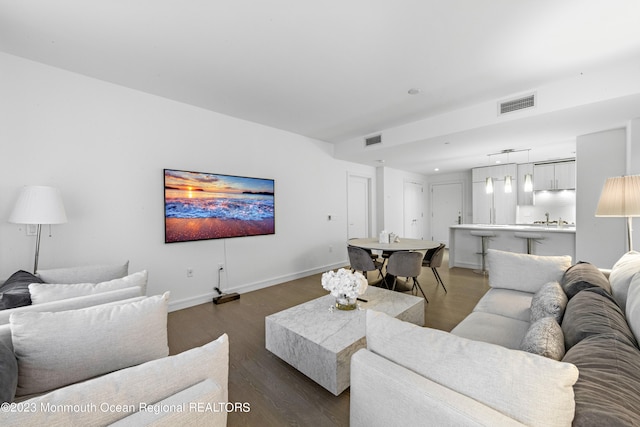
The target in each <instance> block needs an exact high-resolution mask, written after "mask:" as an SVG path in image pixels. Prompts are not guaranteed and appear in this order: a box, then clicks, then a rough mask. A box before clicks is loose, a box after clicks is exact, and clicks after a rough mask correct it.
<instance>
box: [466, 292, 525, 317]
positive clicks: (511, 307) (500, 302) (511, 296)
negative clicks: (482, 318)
mask: <svg viewBox="0 0 640 427" xmlns="http://www.w3.org/2000/svg"><path fill="white" fill-rule="evenodd" d="M532 298H533V294H532V293H530V292H521V291H514V290H512V289H500V288H491V289H489V291H487V293H486V294H484V295H483V296H482V298H480V301H478V304H476V306H475V307H474V309H473V311H479V312H483V313H491V314H499V315H500V316H505V317H509V318H511V319H518V320H522V321H523V322H529V319H530V318H531V299H532Z"/></svg>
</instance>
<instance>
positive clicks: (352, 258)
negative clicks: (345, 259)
mask: <svg viewBox="0 0 640 427" xmlns="http://www.w3.org/2000/svg"><path fill="white" fill-rule="evenodd" d="M347 252H348V253H349V263H350V264H351V271H361V272H362V274H363V275H364V276H365V277H367V281H369V278H368V276H367V272H368V271H376V270H377V271H378V273H379V276H380V278H381V279H382V282H383V283H384V285H385V286H386V287H387V289H388V288H389V286H388V285H387V281H386V280H385V279H384V275H383V274H382V263H381V262H380V261H376V260H374V259H373V258H372V257H371V252H367V251H366V250H364V249H362V248H358V247H356V246H347ZM377 283H379V282H374V283H370V284H371V285H373V284H377Z"/></svg>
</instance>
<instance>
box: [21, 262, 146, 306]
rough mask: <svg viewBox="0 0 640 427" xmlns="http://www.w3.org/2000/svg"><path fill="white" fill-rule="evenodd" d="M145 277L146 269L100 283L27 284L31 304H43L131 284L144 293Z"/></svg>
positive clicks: (125, 286) (113, 289)
mask: <svg viewBox="0 0 640 427" xmlns="http://www.w3.org/2000/svg"><path fill="white" fill-rule="evenodd" d="M147 278H148V273H147V270H142V271H139V272H137V273H133V274H130V275H128V276H125V277H123V278H121V279H113V280H109V281H108V282H101V283H72V284H54V283H31V284H30V285H29V293H30V294H31V303H32V304H44V303H47V302H51V301H59V300H63V299H69V298H75V297H81V296H85V295H93V294H99V293H102V292H108V291H115V290H117V289H124V288H130V287H133V286H139V287H140V288H141V289H142V291H141V294H142V295H144V294H145V292H146V289H147Z"/></svg>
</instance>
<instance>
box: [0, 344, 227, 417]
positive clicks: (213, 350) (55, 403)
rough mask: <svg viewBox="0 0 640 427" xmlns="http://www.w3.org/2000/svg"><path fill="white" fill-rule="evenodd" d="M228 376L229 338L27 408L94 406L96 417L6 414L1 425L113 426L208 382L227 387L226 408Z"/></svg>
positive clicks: (53, 395) (85, 384)
mask: <svg viewBox="0 0 640 427" xmlns="http://www.w3.org/2000/svg"><path fill="white" fill-rule="evenodd" d="M228 376H229V339H228V337H227V335H226V334H224V335H222V336H220V337H219V338H218V339H217V340H215V341H212V342H210V343H209V344H206V345H203V346H202V347H197V348H194V349H191V350H188V351H185V352H183V353H180V354H177V355H174V356H169V357H163V358H161V359H157V360H153V361H150V362H147V363H143V364H141V365H137V366H133V367H131V368H127V369H123V370H120V371H116V372H112V373H110V374H107V375H103V376H101V377H99V378H95V379H92V380H91V381H84V382H81V383H77V384H73V385H70V386H67V387H64V388H60V389H57V390H54V391H52V392H50V393H47V394H45V395H43V396H39V397H34V398H32V399H29V400H26V401H24V402H23V403H24V404H29V405H33V406H34V407H36V408H42V407H47V406H51V407H54V408H63V407H64V405H76V407H77V408H94V407H93V406H92V405H96V408H95V410H93V411H91V410H87V411H64V410H60V411H57V412H44V411H36V412H33V413H27V412H16V413H0V425H3V426H5V425H15V426H21V425H33V426H45V425H46V426H79V427H80V426H82V427H85V426H98V425H107V424H111V423H114V422H116V421H118V420H120V419H122V418H125V417H127V416H129V415H131V414H134V413H135V412H137V411H139V410H140V405H141V404H153V403H157V402H160V401H162V400H164V399H166V398H168V397H170V396H171V395H173V394H176V393H178V392H180V391H182V390H185V389H187V388H188V387H191V386H192V385H194V384H197V383H199V382H201V381H203V380H206V379H208V378H211V379H212V380H213V381H215V382H216V383H217V384H218V385H219V386H220V387H222V389H223V392H222V395H221V399H222V401H223V402H226V401H227V400H228ZM101 404H102V405H103V406H102V407H101V406H100V405H101ZM104 405H106V406H104ZM105 408H106V409H105ZM115 408H117V409H118V410H116V409H115ZM188 408H189V405H188V402H186V409H187V410H188ZM222 416H223V417H224V420H223V421H224V422H225V423H226V418H227V414H226V412H224V411H223V413H222ZM179 424H180V423H176V424H174V425H179ZM222 425H224V423H223V424H222Z"/></svg>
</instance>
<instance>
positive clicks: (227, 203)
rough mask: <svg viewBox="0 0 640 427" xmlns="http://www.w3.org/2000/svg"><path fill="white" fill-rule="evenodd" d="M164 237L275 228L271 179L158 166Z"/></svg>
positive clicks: (183, 239)
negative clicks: (162, 184)
mask: <svg viewBox="0 0 640 427" xmlns="http://www.w3.org/2000/svg"><path fill="white" fill-rule="evenodd" d="M164 222H165V234H164V236H165V243H173V242H187V241H192V240H206V239H223V238H228V237H242V236H256V235H264V234H274V233H275V209H274V180H272V179H264V178H249V177H242V176H232V175H219V174H212V173H202V172H188V171H181V170H174V169H165V170H164Z"/></svg>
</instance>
